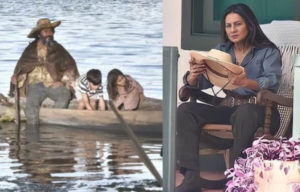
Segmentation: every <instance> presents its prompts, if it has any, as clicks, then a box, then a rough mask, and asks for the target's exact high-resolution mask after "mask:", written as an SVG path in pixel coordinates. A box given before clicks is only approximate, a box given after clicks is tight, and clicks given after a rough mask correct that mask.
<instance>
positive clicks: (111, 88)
mask: <svg viewBox="0 0 300 192" xmlns="http://www.w3.org/2000/svg"><path fill="white" fill-rule="evenodd" d="M107 92H108V96H109V98H110V99H111V100H112V101H113V103H114V105H115V106H116V108H117V109H119V110H121V109H123V110H136V109H138V107H139V105H140V104H141V102H142V101H143V100H144V93H143V87H142V86H141V85H140V84H139V83H138V82H137V81H136V80H134V79H133V78H132V77H130V76H129V75H124V74H123V73H122V72H121V71H120V70H118V69H113V70H111V71H110V72H109V73H108V75H107Z"/></svg>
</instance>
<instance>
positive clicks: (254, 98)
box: [248, 96, 256, 104]
mask: <svg viewBox="0 0 300 192" xmlns="http://www.w3.org/2000/svg"><path fill="white" fill-rule="evenodd" d="M252 99H253V100H254V102H253V103H252V102H251V101H252ZM248 103H250V104H256V97H255V96H253V97H250V98H249V99H248Z"/></svg>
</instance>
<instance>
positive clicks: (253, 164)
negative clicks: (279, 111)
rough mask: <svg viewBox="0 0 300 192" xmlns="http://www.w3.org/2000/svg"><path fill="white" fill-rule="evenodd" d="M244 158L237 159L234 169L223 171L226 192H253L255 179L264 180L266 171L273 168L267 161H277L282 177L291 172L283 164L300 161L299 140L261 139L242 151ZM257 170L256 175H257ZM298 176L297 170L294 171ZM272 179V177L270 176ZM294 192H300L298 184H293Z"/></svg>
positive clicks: (288, 167) (255, 183) (256, 185)
mask: <svg viewBox="0 0 300 192" xmlns="http://www.w3.org/2000/svg"><path fill="white" fill-rule="evenodd" d="M244 153H245V154H246V158H245V159H244V158H239V159H237V160H236V161H235V163H234V167H233V168H231V169H228V170H226V171H225V175H226V177H227V178H228V179H231V180H229V181H228V182H227V184H226V186H227V189H226V192H255V191H257V189H258V187H259V186H258V183H257V182H255V180H256V179H255V178H257V177H260V178H259V179H262V180H263V179H264V176H265V178H267V177H266V175H264V174H265V173H266V171H271V170H272V169H273V168H274V166H273V164H272V163H269V164H268V163H266V162H267V161H269V162H270V161H278V163H280V165H279V166H278V167H279V170H280V171H282V172H283V174H284V175H287V174H289V172H290V171H291V168H290V166H288V165H286V164H285V163H284V162H291V161H293V162H295V161H296V162H297V166H299V165H300V164H299V160H300V140H294V139H286V138H281V139H279V140H268V139H264V138H263V137H261V138H258V139H257V140H255V141H254V142H253V144H252V147H250V148H247V149H245V150H244ZM257 170H258V173H257ZM296 171H297V174H299V169H296ZM271 177H272V176H271ZM292 188H293V191H294V192H300V183H294V184H293V186H292Z"/></svg>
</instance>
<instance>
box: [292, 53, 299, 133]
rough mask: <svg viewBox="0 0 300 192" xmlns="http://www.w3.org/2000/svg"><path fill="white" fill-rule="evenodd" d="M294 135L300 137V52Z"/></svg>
mask: <svg viewBox="0 0 300 192" xmlns="http://www.w3.org/2000/svg"><path fill="white" fill-rule="evenodd" d="M293 137H294V138H300V54H298V55H297V56H296V59H295V69H294V106H293Z"/></svg>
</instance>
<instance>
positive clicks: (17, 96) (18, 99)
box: [15, 79, 21, 129]
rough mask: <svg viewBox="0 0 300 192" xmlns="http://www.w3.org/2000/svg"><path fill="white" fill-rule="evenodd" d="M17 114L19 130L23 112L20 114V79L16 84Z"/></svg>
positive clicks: (16, 121) (16, 120)
mask: <svg viewBox="0 0 300 192" xmlns="http://www.w3.org/2000/svg"><path fill="white" fill-rule="evenodd" d="M15 92H16V94H15V112H16V119H15V123H16V124H17V126H18V129H20V127H21V112H20V92H19V83H18V79H17V82H16V87H15Z"/></svg>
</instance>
